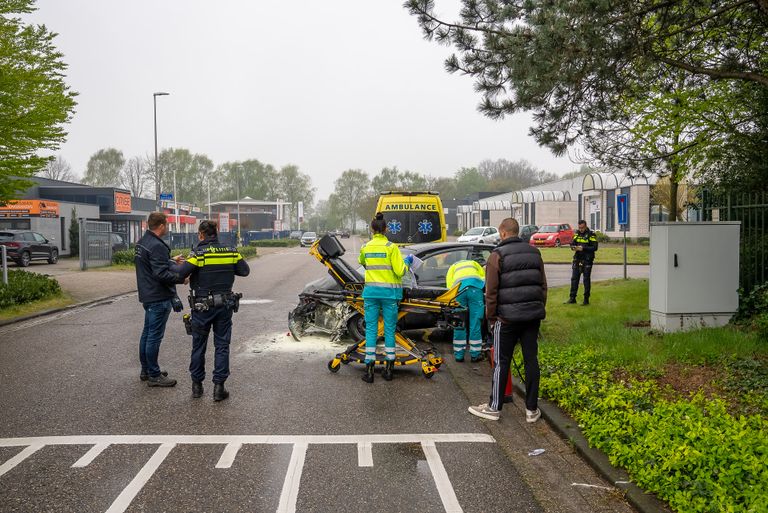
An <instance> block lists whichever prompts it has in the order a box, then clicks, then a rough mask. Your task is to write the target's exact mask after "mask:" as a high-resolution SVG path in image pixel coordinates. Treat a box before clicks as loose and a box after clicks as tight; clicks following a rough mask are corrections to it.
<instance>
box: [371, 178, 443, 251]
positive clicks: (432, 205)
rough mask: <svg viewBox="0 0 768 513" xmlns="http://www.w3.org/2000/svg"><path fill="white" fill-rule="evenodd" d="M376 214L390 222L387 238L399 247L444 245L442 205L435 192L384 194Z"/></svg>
mask: <svg viewBox="0 0 768 513" xmlns="http://www.w3.org/2000/svg"><path fill="white" fill-rule="evenodd" d="M376 212H381V213H383V214H384V219H385V220H386V221H387V238H388V239H389V240H390V241H392V242H394V243H396V244H401V245H404V244H418V243H422V242H445V241H446V225H445V214H444V213H443V203H442V202H441V201H440V196H439V195H438V194H437V193H436V192H398V191H393V192H384V193H382V194H381V196H379V202H378V203H377V205H376Z"/></svg>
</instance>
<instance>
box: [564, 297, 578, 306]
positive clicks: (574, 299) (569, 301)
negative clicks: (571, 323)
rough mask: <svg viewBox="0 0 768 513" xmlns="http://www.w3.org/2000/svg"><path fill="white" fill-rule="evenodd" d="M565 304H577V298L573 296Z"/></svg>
mask: <svg viewBox="0 0 768 513" xmlns="http://www.w3.org/2000/svg"><path fill="white" fill-rule="evenodd" d="M564 304H566V305H575V304H576V298H575V297H572V298H571V299H569V300H568V301H566V302H565V303H564Z"/></svg>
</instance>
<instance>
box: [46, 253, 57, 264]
mask: <svg viewBox="0 0 768 513" xmlns="http://www.w3.org/2000/svg"><path fill="white" fill-rule="evenodd" d="M58 261H59V252H58V251H57V250H55V249H54V250H51V256H50V258H48V263H49V264H55V263H56V262H58Z"/></svg>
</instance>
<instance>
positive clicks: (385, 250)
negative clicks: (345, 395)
mask: <svg viewBox="0 0 768 513" xmlns="http://www.w3.org/2000/svg"><path fill="white" fill-rule="evenodd" d="M358 261H359V262H360V263H361V264H362V265H363V266H364V267H365V287H364V288H363V300H364V308H365V363H366V364H373V363H374V362H375V361H376V340H377V338H378V325H379V313H381V316H382V317H383V318H384V347H385V352H386V359H387V362H394V361H395V331H396V328H397V310H398V303H399V302H400V301H401V300H402V299H403V282H402V278H403V275H404V274H405V270H406V265H405V262H404V261H403V255H402V254H401V253H400V249H399V248H398V247H397V246H396V245H395V244H393V243H391V242H390V241H389V240H387V237H386V236H385V235H383V234H381V233H376V234H374V235H373V238H372V239H371V240H370V241H369V242H367V243H366V244H365V245H363V247H362V248H361V249H360V257H359V258H358ZM387 368H388V369H389V370H390V371H391V365H388V367H387ZM370 372H371V374H370V377H371V380H372V377H373V374H372V372H373V368H372V367H370ZM386 377H387V376H386V375H385V378H386ZM389 377H390V378H391V374H390V375H389ZM364 378H365V376H364ZM387 379H389V378H387ZM366 381H367V380H366Z"/></svg>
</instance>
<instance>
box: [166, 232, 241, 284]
mask: <svg viewBox="0 0 768 513" xmlns="http://www.w3.org/2000/svg"><path fill="white" fill-rule="evenodd" d="M178 268H179V269H180V271H181V274H182V276H185V277H186V276H190V283H189V286H190V288H191V289H192V290H193V291H194V292H195V295H196V296H205V295H208V294H209V293H224V292H231V291H232V285H233V284H234V282H235V276H248V274H249V273H250V268H249V267H248V263H247V262H246V261H245V260H244V259H243V256H242V255H241V254H240V253H239V252H238V251H237V249H236V248H230V247H227V246H222V245H221V244H219V241H218V239H216V238H215V237H212V238H208V239H206V240H204V241H202V242H201V243H200V244H198V246H197V248H195V250H194V251H193V252H192V254H191V255H190V256H189V258H187V260H186V261H185V262H184V263H182V264H181V265H179V266H178Z"/></svg>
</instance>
